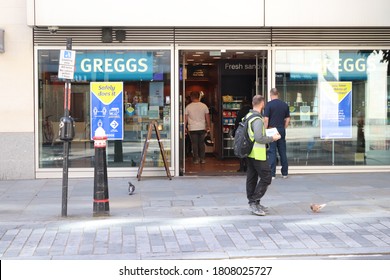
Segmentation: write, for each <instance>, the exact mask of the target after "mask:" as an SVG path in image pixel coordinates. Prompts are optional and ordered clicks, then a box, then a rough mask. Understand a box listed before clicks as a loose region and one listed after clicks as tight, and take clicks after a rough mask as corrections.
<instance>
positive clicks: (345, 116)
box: [276, 50, 390, 165]
mask: <svg viewBox="0 0 390 280" xmlns="http://www.w3.org/2000/svg"><path fill="white" fill-rule="evenodd" d="M388 55H389V50H277V51H276V87H277V88H278V89H279V92H280V93H281V99H283V100H284V101H286V102H287V104H288V105H289V106H290V113H291V125H290V128H289V129H288V130H287V143H288V144H287V145H288V158H289V163H290V164H291V165H355V164H367V165H388V164H390V150H389V143H390V129H389V111H390V109H389V108H390V107H389V104H390V98H389V96H390V91H389V76H390V74H389V63H388Z"/></svg>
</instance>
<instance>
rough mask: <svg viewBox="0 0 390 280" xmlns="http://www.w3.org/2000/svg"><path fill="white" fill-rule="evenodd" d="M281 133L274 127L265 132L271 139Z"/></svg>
mask: <svg viewBox="0 0 390 280" xmlns="http://www.w3.org/2000/svg"><path fill="white" fill-rule="evenodd" d="M277 133H279V132H278V130H277V129H276V128H275V127H273V128H268V129H266V130H265V135H267V136H269V137H272V136H274V135H275V134H277Z"/></svg>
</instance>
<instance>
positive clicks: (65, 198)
mask: <svg viewBox="0 0 390 280" xmlns="http://www.w3.org/2000/svg"><path fill="white" fill-rule="evenodd" d="M66 49H67V50H71V49H72V38H67V39H66ZM70 90H71V84H70V80H69V79H67V80H66V81H65V92H64V116H65V117H69V107H70ZM68 169H69V140H64V152H63V164H62V207H61V209H62V211H61V216H62V217H66V216H67V212H68Z"/></svg>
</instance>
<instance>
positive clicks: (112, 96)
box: [90, 82, 123, 140]
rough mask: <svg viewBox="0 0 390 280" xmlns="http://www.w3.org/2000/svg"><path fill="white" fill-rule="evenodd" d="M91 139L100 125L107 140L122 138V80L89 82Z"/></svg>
mask: <svg viewBox="0 0 390 280" xmlns="http://www.w3.org/2000/svg"><path fill="white" fill-rule="evenodd" d="M90 92H91V139H93V137H94V136H95V131H96V129H97V128H98V127H102V128H103V129H104V131H105V133H106V135H107V139H108V140H123V82H91V84H90Z"/></svg>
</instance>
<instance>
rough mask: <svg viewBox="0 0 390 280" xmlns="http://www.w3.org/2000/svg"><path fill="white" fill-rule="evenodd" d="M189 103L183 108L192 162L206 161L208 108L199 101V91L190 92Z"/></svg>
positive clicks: (208, 126)
mask: <svg viewBox="0 0 390 280" xmlns="http://www.w3.org/2000/svg"><path fill="white" fill-rule="evenodd" d="M190 97H191V103H190V104H188V105H187V107H186V108H185V118H184V127H185V128H186V134H187V133H188V134H189V135H190V139H191V144H192V156H193V158H192V160H193V163H194V164H198V163H202V164H203V163H206V148H205V143H204V138H205V136H206V133H209V132H210V113H209V108H208V107H207V106H206V105H205V104H204V103H202V102H201V101H200V92H199V91H192V92H191V93H190Z"/></svg>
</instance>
